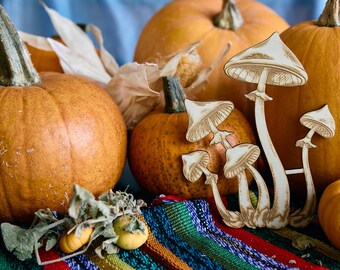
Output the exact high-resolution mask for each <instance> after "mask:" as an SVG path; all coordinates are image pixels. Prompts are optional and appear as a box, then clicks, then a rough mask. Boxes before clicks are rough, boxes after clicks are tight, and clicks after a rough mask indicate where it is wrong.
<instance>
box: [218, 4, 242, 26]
mask: <svg viewBox="0 0 340 270" xmlns="http://www.w3.org/2000/svg"><path fill="white" fill-rule="evenodd" d="M214 24H215V26H217V27H219V28H223V29H228V30H236V29H238V28H239V27H240V26H241V25H242V24H243V18H242V16H241V13H240V11H239V9H238V7H237V6H236V4H235V1H234V0H223V6H222V11H221V12H220V13H219V14H217V15H216V16H215V17H214Z"/></svg>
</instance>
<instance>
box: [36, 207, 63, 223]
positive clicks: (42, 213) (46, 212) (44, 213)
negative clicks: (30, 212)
mask: <svg viewBox="0 0 340 270" xmlns="http://www.w3.org/2000/svg"><path fill="white" fill-rule="evenodd" d="M34 214H35V215H36V216H37V217H38V218H40V219H41V220H44V221H52V222H54V221H57V220H58V219H57V218H56V217H55V216H54V214H53V212H52V211H51V210H50V209H49V208H47V209H39V210H38V211H36V212H35V213H34Z"/></svg>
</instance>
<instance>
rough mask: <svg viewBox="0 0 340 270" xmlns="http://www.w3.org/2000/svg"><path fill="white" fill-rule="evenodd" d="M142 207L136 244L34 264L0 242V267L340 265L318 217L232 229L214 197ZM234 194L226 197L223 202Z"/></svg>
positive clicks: (180, 269) (214, 269)
mask: <svg viewBox="0 0 340 270" xmlns="http://www.w3.org/2000/svg"><path fill="white" fill-rule="evenodd" d="M157 202H158V205H152V206H150V207H148V208H144V209H142V211H143V215H142V218H143V219H144V220H145V221H146V222H147V224H148V229H149V235H150V236H149V238H148V241H147V242H146V243H145V244H144V245H143V246H142V247H141V248H139V249H136V250H131V251H124V250H121V251H120V252H119V253H118V254H113V255H104V257H103V258H99V257H98V256H97V255H96V254H95V251H94V248H95V245H93V247H91V248H90V249H89V250H88V251H87V252H86V253H85V254H82V255H79V256H77V257H73V258H71V259H68V260H66V261H62V262H59V263H55V264H49V265H45V266H38V265H37V264H36V263H35V259H31V260H29V261H25V262H20V261H18V260H16V259H15V258H14V256H13V255H12V254H10V253H9V252H8V251H7V250H5V248H4V246H3V243H2V242H1V245H0V248H1V252H0V270H1V269H4V270H10V269H32V270H35V269H44V270H69V269H72V270H75V269H90V270H92V269H93V270H96V269H104V270H106V269H107V270H111V269H118V270H129V269H147V270H153V269H155V270H156V269H173V270H186V269H194V270H196V269H197V270H200V269H202V270H203V269H204V270H209V269H211V270H220V269H238V270H240V269H247V270H248V269H320V270H321V269H332V270H333V269H340V251H339V250H337V249H335V248H334V247H332V246H331V245H330V243H329V242H328V240H327V239H326V237H325V235H324V234H323V232H322V230H321V228H320V226H319V224H318V223H317V219H315V221H314V222H312V224H310V225H309V226H308V227H307V228H304V229H298V230H297V229H293V228H291V227H286V228H282V229H280V230H270V229H266V228H257V229H249V228H242V229H233V228H229V227H227V226H225V225H224V223H223V221H222V220H221V218H220V216H219V213H218V211H217V209H216V205H215V203H214V200H213V199H212V198H211V199H201V200H193V201H186V200H184V201H179V202H176V201H175V200H171V201H166V203H162V202H161V201H160V200H157ZM234 202H235V196H228V197H227V198H226V199H225V204H226V206H227V205H228V203H229V204H232V203H234ZM301 235H304V236H308V237H309V239H310V240H311V242H312V243H313V245H312V246H311V247H308V248H307V249H305V250H298V249H296V248H294V247H293V245H292V240H293V239H294V238H295V237H297V236H301ZM60 256H63V254H60V253H59V252H58V251H57V250H52V251H48V252H46V251H44V250H41V251H40V257H41V259H42V261H46V260H51V259H56V258H59V257H60Z"/></svg>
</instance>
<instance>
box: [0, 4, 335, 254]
mask: <svg viewBox="0 0 340 270" xmlns="http://www.w3.org/2000/svg"><path fill="white" fill-rule="evenodd" d="M233 2H234V1H223V3H222V1H218V0H214V1H206V0H186V1H172V2H170V3H169V4H167V5H166V6H164V7H163V8H162V9H161V10H160V11H159V12H158V13H156V14H155V15H154V16H153V17H152V18H151V20H150V21H149V22H148V23H147V24H146V26H145V28H144V30H143V31H142V33H141V35H140V38H139V41H138V44H137V47H136V51H135V60H136V61H137V62H139V63H143V62H146V61H152V62H157V61H161V60H162V57H165V56H168V55H171V54H173V53H175V52H177V51H179V50H181V49H183V48H184V47H186V46H188V45H189V44H192V43H194V42H196V41H198V40H200V41H201V44H200V46H199V47H198V48H197V50H198V53H199V55H200V57H201V59H202V62H203V64H204V65H206V66H209V65H210V64H211V62H212V61H213V59H215V58H216V56H217V54H218V53H219V52H220V51H221V48H223V47H225V46H226V44H227V43H228V42H230V41H231V43H232V46H231V49H230V51H229V52H228V54H227V55H226V56H225V57H224V58H223V59H222V61H220V64H219V65H218V66H217V67H216V68H215V70H214V71H213V73H212V74H211V75H210V77H209V80H208V82H207V85H206V86H205V87H204V89H203V90H202V92H201V93H200V94H199V95H198V96H197V98H198V99H199V100H230V101H232V102H233V103H234V105H235V108H237V109H235V110H234V111H233V112H232V114H231V115H230V117H229V118H228V119H227V121H226V122H225V123H224V124H223V125H225V126H224V127H222V129H227V130H229V131H232V132H234V134H235V135H236V137H237V141H236V142H235V144H237V143H242V142H253V143H256V136H255V127H254V124H253V123H254V122H253V111H254V109H253V107H252V106H253V103H251V102H248V101H247V99H246V98H244V96H243V95H244V94H245V93H248V92H249V90H254V86H253V85H250V84H247V83H242V82H240V81H236V80H233V79H230V78H228V77H227V76H226V75H225V74H224V71H223V65H224V64H225V63H226V62H227V61H228V59H230V58H231V57H232V56H234V55H235V54H237V53H238V52H240V51H242V50H244V49H246V48H248V47H250V46H253V45H255V44H257V43H259V42H261V41H263V40H264V39H266V38H268V37H269V36H270V35H271V34H272V33H273V32H279V33H281V34H280V37H281V39H282V41H283V42H284V43H285V44H286V45H287V46H288V47H289V48H290V49H291V50H292V51H293V52H294V54H295V55H296V56H297V58H298V59H299V60H300V62H301V63H302V65H303V66H304V68H305V69H306V72H307V74H308V77H309V79H308V82H307V83H306V84H305V85H303V86H299V87H291V88H281V87H274V86H272V87H268V89H269V91H268V92H269V95H270V96H271V97H273V101H272V102H267V103H266V112H267V116H268V117H267V119H266V120H267V124H268V129H269V132H270V134H271V138H272V140H273V143H274V145H275V147H276V149H277V152H278V154H279V156H280V158H281V160H282V162H283V165H284V167H285V168H294V167H301V160H300V159H301V154H300V150H299V149H298V148H296V147H295V142H296V140H298V139H300V138H302V137H303V136H304V135H305V132H306V131H305V128H304V127H303V126H301V125H300V124H299V118H300V117H301V116H302V115H303V114H304V113H305V112H307V111H311V110H314V109H318V108H320V107H322V106H323V105H325V104H328V106H329V108H330V110H331V112H332V114H333V115H334V117H335V120H336V121H337V119H338V118H340V111H338V110H340V108H339V106H338V104H339V103H340V100H339V99H340V96H339V95H338V94H337V91H338V89H339V88H340V80H339V76H338V75H339V74H338V71H339V68H340V61H339V60H338V59H339V57H340V50H339V47H338V46H339V45H338V44H339V38H340V28H339V25H334V21H339V20H338V19H339V18H337V20H333V19H332V16H333V18H334V16H339V15H338V14H335V13H334V12H333V13H334V14H333V13H332V10H331V9H330V7H328V6H326V8H325V11H324V13H323V14H322V16H321V17H320V18H319V20H318V21H308V22H302V23H299V24H297V25H294V26H291V27H290V26H289V25H288V24H287V23H286V22H285V21H284V20H283V19H282V18H281V17H279V16H278V15H277V14H276V13H274V12H273V11H272V10H270V9H269V8H268V7H266V6H265V5H263V4H261V3H258V2H255V1H249V0H238V1H236V4H237V7H238V9H239V14H237V15H239V16H236V17H235V18H234V17H233V15H231V14H229V15H228V14H227V15H228V16H222V15H221V14H223V15H226V13H225V12H227V10H228V7H227V6H228V5H229V4H234V3H233ZM335 2H336V3H337V5H339V4H338V2H339V1H335ZM329 5H331V4H329ZM221 7H222V11H221ZM3 32H4V33H1V35H2V38H1V40H3V43H4V45H3V46H1V48H0V49H1V50H2V52H1V57H4V58H5V59H1V60H2V61H1V62H2V64H1V66H3V63H8V68H3V67H1V76H0V81H1V83H0V84H1V85H2V86H1V87H0V96H1V98H0V166H1V169H0V177H1V180H0V183H1V188H0V193H1V196H0V220H1V221H15V222H19V221H21V222H22V221H27V220H30V219H31V218H32V214H33V213H34V212H35V211H36V210H37V209H40V208H51V209H53V210H57V211H59V212H63V211H65V210H66V209H67V206H68V198H70V197H71V192H72V186H73V183H76V184H78V185H80V186H82V187H84V188H86V189H88V190H89V191H91V192H92V193H93V194H95V195H99V194H101V193H102V192H104V191H107V190H109V189H110V188H112V187H114V186H115V185H116V183H117V182H118V180H119V178H120V176H121V173H122V171H123V168H124V165H125V159H126V156H128V158H129V163H130V167H131V170H132V172H133V174H134V176H135V178H136V180H137V182H138V183H139V184H140V185H141V187H142V188H144V189H145V190H146V191H148V192H151V193H153V194H162V193H163V194H170V193H171V194H174V195H178V196H182V197H185V198H187V199H193V198H201V197H206V196H211V195H212V194H211V193H209V192H211V191H210V189H209V188H207V186H206V185H205V184H204V181H197V182H195V183H189V182H188V181H187V180H186V179H185V177H184V176H183V173H182V161H181V155H182V154H183V153H188V152H190V151H194V150H196V149H207V151H210V152H211V153H212V156H214V162H212V165H211V166H212V167H211V168H209V169H210V170H211V171H218V170H220V171H221V174H220V177H221V178H223V172H222V167H223V164H224V163H225V156H223V154H222V152H223V149H222V148H221V149H219V148H218V146H214V147H209V143H208V142H209V141H208V139H209V138H207V140H206V141H204V140H203V141H200V142H198V143H189V142H187V141H186V140H185V133H186V129H187V121H188V118H187V115H186V113H185V112H181V113H176V112H173V113H164V111H155V112H152V113H151V114H150V115H148V116H146V117H145V118H144V119H143V120H142V121H141V122H140V123H139V124H138V125H137V126H136V127H135V128H134V130H133V131H132V134H131V136H129V137H128V133H127V131H126V127H125V123H124V120H123V117H122V115H121V113H120V111H119V109H118V107H117V106H116V104H115V103H114V102H113V100H112V99H111V98H110V96H109V95H108V94H107V93H106V92H105V91H104V90H103V89H101V88H100V87H99V86H97V85H95V84H93V83H92V82H89V81H88V80H85V79H83V78H81V77H79V76H75V75H67V74H63V73H60V71H61V70H60V66H59V65H58V58H57V57H56V56H55V55H47V54H46V53H45V52H43V51H39V50H37V49H35V48H32V47H29V46H28V50H29V53H28V51H27V48H26V47H25V46H24V45H23V44H21V41H20V39H19V38H18V35H17V33H16V31H15V29H14V28H13V27H11V28H9V30H6V31H3ZM155 40H156V41H157V42H154V41H155ZM150 41H152V42H150ZM13 44H16V45H15V46H13ZM29 54H31V59H32V62H33V64H32V63H31V59H30V57H29V56H28V55H29ZM50 57H52V59H53V58H54V60H46V59H51V58H50ZM42 63H44V65H42ZM34 67H35V68H36V70H38V72H39V73H37V72H36V71H35V69H34ZM50 71H59V73H56V72H50ZM165 106H167V104H166V105H165ZM277 123H280V124H279V125H278V124H277ZM128 141H129V143H128ZM315 144H316V145H317V147H318V149H317V151H312V152H311V155H310V166H311V168H312V173H313V179H314V183H315V186H316V190H317V192H318V194H319V195H321V194H322V193H323V191H324V190H325V188H326V187H327V186H329V185H330V184H331V183H332V182H334V183H333V184H331V185H330V186H329V187H328V188H327V190H328V191H327V192H325V193H324V196H322V198H321V202H320V208H319V210H320V211H321V212H320V213H319V217H320V222H321V224H322V225H323V228H324V230H325V232H326V234H328V231H329V234H332V233H334V232H337V233H339V227H340V224H339V223H340V212H339V211H338V212H337V213H334V212H333V211H332V209H335V208H334V207H338V208H339V207H340V184H339V181H338V182H337V181H336V180H337V179H339V178H340V170H339V169H338V168H337V166H338V164H337V162H338V161H339V159H340V157H339V156H338V145H340V135H336V136H335V137H334V138H332V139H330V140H323V139H321V138H320V139H319V138H315ZM128 145H129V149H128ZM339 151H340V150H339ZM264 167H265V166H264ZM251 181H252V179H251V178H250V177H249V183H250V182H251ZM290 181H291V183H292V185H291V187H292V192H293V193H295V194H301V191H303V190H304V189H305V186H304V183H305V181H304V179H303V178H302V177H299V176H296V177H290ZM218 185H219V190H220V192H221V195H226V194H228V193H235V192H237V180H236V179H235V180H225V181H224V180H221V181H219V182H218ZM329 189H331V190H330V191H329ZM327 204H331V207H327ZM335 204H336V205H335ZM335 215H338V216H337V217H335ZM331 220H333V221H334V220H337V223H334V222H333V223H332V222H331ZM334 228H337V230H335V229H334ZM330 239H331V241H332V239H337V240H336V241H334V242H333V243H334V245H335V246H337V247H338V248H340V241H339V236H334V235H331V237H330Z"/></svg>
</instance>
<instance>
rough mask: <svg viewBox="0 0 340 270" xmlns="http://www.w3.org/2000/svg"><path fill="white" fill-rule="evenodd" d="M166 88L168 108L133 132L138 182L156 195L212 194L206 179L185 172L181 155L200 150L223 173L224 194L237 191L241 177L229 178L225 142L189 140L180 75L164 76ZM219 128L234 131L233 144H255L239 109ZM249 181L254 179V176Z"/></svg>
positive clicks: (212, 167)
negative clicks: (191, 178)
mask: <svg viewBox="0 0 340 270" xmlns="http://www.w3.org/2000/svg"><path fill="white" fill-rule="evenodd" d="M163 89H164V93H165V96H169V99H166V105H165V111H155V112H152V113H151V114H149V115H147V116H146V117H145V118H143V119H142V120H141V121H140V122H139V123H138V124H137V126H136V127H135V128H134V129H133V131H132V134H131V138H130V142H129V156H128V157H129V164H130V168H131V171H132V173H133V175H134V176H135V178H136V181H137V182H138V183H139V184H140V186H141V187H142V188H143V189H145V190H146V191H148V192H150V193H152V194H154V195H159V194H167V195H177V196H181V197H184V198H187V199H193V198H204V197H211V196H213V194H212V191H211V188H210V186H209V185H206V184H205V183H204V180H202V179H200V180H198V181H196V182H194V183H192V182H189V181H188V180H186V178H185V177H184V175H183V162H182V158H181V155H183V154H187V153H190V152H192V151H195V150H199V149H200V150H206V151H207V152H208V153H209V154H210V164H209V166H208V169H209V170H210V171H211V172H215V173H218V174H219V179H220V180H219V181H218V188H219V191H220V193H221V195H222V196H223V195H225V194H228V193H236V192H237V191H238V181H237V178H233V179H228V180H227V179H226V178H225V177H224V174H223V166H224V163H225V148H224V147H223V146H222V145H221V144H214V145H212V146H209V143H210V140H211V139H212V136H213V135H212V134H210V135H208V136H206V137H205V138H204V139H203V140H200V141H199V142H195V143H191V142H188V141H187V140H186V132H187V129H188V115H187V113H186V108H185V105H184V100H183V96H184V94H183V92H182V91H183V90H182V88H181V86H180V84H179V82H178V79H177V77H166V78H164V86H163ZM219 129H221V130H228V131H230V132H232V133H233V135H231V136H230V137H231V142H230V144H231V145H232V146H233V145H235V144H238V143H242V142H252V143H255V137H254V134H253V131H252V129H251V127H250V125H249V123H248V121H247V120H246V119H245V117H244V116H243V115H242V114H241V113H240V112H239V111H238V110H236V109H234V110H233V111H232V113H231V114H230V115H229V117H228V118H227V120H226V121H224V122H223V123H222V124H221V125H220V126H219ZM248 181H249V183H250V182H251V181H252V177H251V176H250V175H248Z"/></svg>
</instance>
